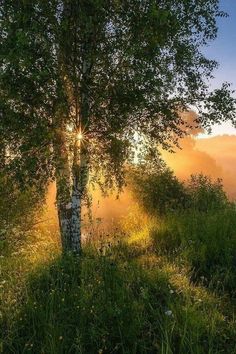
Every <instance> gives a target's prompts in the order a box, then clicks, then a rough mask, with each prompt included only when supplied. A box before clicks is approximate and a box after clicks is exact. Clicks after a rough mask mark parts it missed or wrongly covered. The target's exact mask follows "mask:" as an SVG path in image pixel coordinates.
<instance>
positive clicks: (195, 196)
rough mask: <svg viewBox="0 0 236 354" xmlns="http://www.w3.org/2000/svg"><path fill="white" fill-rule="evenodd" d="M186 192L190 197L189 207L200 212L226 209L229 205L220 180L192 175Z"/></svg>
mask: <svg viewBox="0 0 236 354" xmlns="http://www.w3.org/2000/svg"><path fill="white" fill-rule="evenodd" d="M186 191H187V193H188V195H189V203H190V204H189V207H191V208H193V209H195V210H198V211H203V212H207V211H209V210H219V209H224V208H225V207H226V206H227V205H228V204H229V202H228V199H227V196H226V193H225V192H224V190H223V184H222V180H221V179H219V178H218V179H217V180H215V181H213V180H212V179H211V177H209V176H204V175H203V174H198V175H191V177H190V180H189V181H188V182H187V185H186Z"/></svg>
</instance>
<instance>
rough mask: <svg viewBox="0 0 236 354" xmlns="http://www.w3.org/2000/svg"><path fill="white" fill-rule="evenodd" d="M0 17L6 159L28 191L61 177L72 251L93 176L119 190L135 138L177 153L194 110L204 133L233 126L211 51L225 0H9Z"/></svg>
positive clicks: (63, 219) (66, 239) (63, 226)
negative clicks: (227, 123) (216, 83)
mask: <svg viewBox="0 0 236 354" xmlns="http://www.w3.org/2000/svg"><path fill="white" fill-rule="evenodd" d="M0 11H1V86H0V92H1V96H0V102H1V122H0V137H1V142H2V144H3V142H4V147H3V146H2V147H1V149H0V150H1V151H5V153H4V158H3V157H2V158H1V161H4V170H5V173H7V174H9V175H11V178H12V177H14V178H15V180H16V181H17V183H18V184H19V186H24V185H35V184H37V185H38V188H42V190H43V186H44V185H45V183H46V182H47V181H49V180H52V179H55V180H56V185H57V208H58V217H59V224H60V231H61V238H62V248H63V250H64V251H67V250H69V251H73V252H75V253H77V254H78V253H79V252H80V249H81V205H82V200H83V198H84V195H85V192H86V187H87V184H88V180H89V175H90V180H92V181H94V180H96V179H97V178H98V175H99V171H102V174H103V177H104V181H105V186H107V185H109V183H111V182H112V181H116V182H117V183H119V184H121V183H122V171H123V167H124V165H125V163H126V162H127V161H128V160H129V157H130V156H131V154H132V151H133V150H132V149H133V145H134V144H135V140H134V139H133V137H134V133H136V134H140V135H142V136H145V141H146V142H147V143H148V146H149V147H152V146H154V145H155V144H156V143H157V142H158V144H160V145H162V147H164V148H167V149H168V148H170V147H171V145H172V144H176V143H177V138H178V137H180V136H182V135H183V134H184V132H186V127H185V125H186V122H184V120H183V119H182V118H181V112H183V111H186V110H188V109H190V107H191V108H193V107H196V108H197V110H198V122H197V123H201V125H202V126H205V127H209V125H210V124H211V123H212V122H221V121H224V120H231V121H234V119H235V113H234V109H235V102H234V100H233V98H232V97H231V92H230V89H229V86H228V84H224V85H223V86H222V87H221V88H219V89H217V90H215V91H214V92H210V90H209V89H208V82H209V79H210V78H211V77H212V73H213V70H214V69H215V68H216V66H217V63H216V62H215V61H213V60H208V59H207V58H205V56H204V55H203V54H202V48H203V46H204V45H206V44H207V43H208V42H209V41H211V40H213V39H214V38H215V37H216V35H217V26H216V19H217V17H219V16H226V15H225V14H224V13H223V12H221V11H220V10H219V6H218V0H126V1H123V0H114V1H109V0H73V1H72V0H48V1H42V0H18V1H15V0H14V1H13V0H1V10H0Z"/></svg>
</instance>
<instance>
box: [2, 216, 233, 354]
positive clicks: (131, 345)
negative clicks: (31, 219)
mask: <svg viewBox="0 0 236 354" xmlns="http://www.w3.org/2000/svg"><path fill="white" fill-rule="evenodd" d="M143 218H146V219H145V226H142V224H144V223H143V221H144V219H143ZM204 218H205V219H204ZM235 220H236V218H235V214H234V211H232V210H231V211H228V213H227V214H221V216H220V215H219V214H218V215H216V214H214V215H213V214H212V215H207V216H206V215H205V216H204V215H203V214H198V215H190V214H182V215H181V216H180V215H175V216H173V215H172V216H169V217H166V218H165V220H159V221H158V220H155V219H148V218H147V217H145V216H140V215H137V212H134V213H133V215H131V216H128V217H127V218H126V220H125V221H124V222H123V225H122V227H121V229H122V230H123V231H121V230H119V229H117V230H115V231H113V233H112V234H110V235H109V237H108V238H109V239H108V240H107V237H106V239H105V238H103V237H102V238H101V239H100V238H96V239H95V240H94V241H91V242H87V243H86V244H85V245H84V251H83V255H82V257H81V258H80V259H79V260H78V259H75V258H74V257H72V256H66V257H61V256H60V250H59V247H58V241H57V237H53V236H52V235H51V234H50V235H47V234H46V232H47V231H46V230H40V229H35V230H33V231H30V232H28V233H27V234H25V235H24V238H23V239H22V238H18V241H17V242H16V240H15V238H14V241H10V240H9V241H8V242H7V244H9V243H11V248H9V247H7V245H6V244H4V245H2V256H1V258H0V262H1V280H0V286H1V290H3V291H2V294H3V295H2V297H1V318H0V321H1V326H2V330H1V334H2V337H1V347H0V348H1V350H2V352H3V353H6V354H7V353H14V354H17V353H20V354H21V353H35V354H43V353H44V354H54V353H55V354H60V353H86V354H87V353H89V354H90V353H91V354H92V353H100V354H101V353H125V354H132V353H161V354H172V353H173V354H174V353H180V354H185V353H186V354H187V353H194V354H198V353H199V354H201V353H202V354H205V353H211V354H217V353H229V354H233V353H236V340H235V338H236V323H235V318H234V316H235V315H234V314H235V305H234V290H233V289H235V283H234V280H232V279H234V278H230V279H231V283H230V281H229V280H227V281H226V280H225V279H224V277H222V276H221V277H220V275H219V274H220V270H221V271H222V274H226V273H227V272H228V274H231V275H230V277H231V276H232V277H233V268H232V267H233V265H234V258H233V255H234V253H235V234H234V233H235V231H234V230H236V229H235V223H236V221H235ZM227 240H228V241H227ZM190 241H191V242H190ZM226 241H227V242H226ZM214 242H215V244H213V243H214ZM13 246H14V247H13ZM212 246H213V247H212ZM212 248H213V249H212ZM210 251H211V253H210V254H208V252H210ZM207 255H208V256H207ZM229 256H230V257H229ZM214 265H215V267H214ZM202 277H205V278H206V279H207V281H205V280H204V278H202ZM216 279H217V280H216ZM217 281H221V282H222V281H223V282H226V283H224V285H223V286H221V287H219V286H218V287H217V285H216V284H217ZM226 284H228V285H229V284H231V287H230V286H228V285H227V286H226Z"/></svg>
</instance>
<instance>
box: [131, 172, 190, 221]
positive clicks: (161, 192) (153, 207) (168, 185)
mask: <svg viewBox="0 0 236 354" xmlns="http://www.w3.org/2000/svg"><path fill="white" fill-rule="evenodd" d="M131 188H132V190H133V192H134V196H135V197H136V199H137V200H138V202H139V203H140V204H141V205H142V207H143V208H144V210H145V211H146V212H148V213H149V214H152V215H155V214H159V215H164V214H166V213H167V212H169V211H174V210H179V209H183V208H186V207H187V205H188V204H189V200H188V199H189V196H188V194H187V193H186V189H185V186H184V184H183V183H182V182H180V181H179V180H178V179H177V178H176V177H175V175H174V173H173V172H172V171H171V170H170V169H165V170H164V171H160V172H156V173H150V174H145V173H143V171H142V170H141V169H140V170H139V169H137V170H136V171H135V172H134V173H133V174H132V183H131Z"/></svg>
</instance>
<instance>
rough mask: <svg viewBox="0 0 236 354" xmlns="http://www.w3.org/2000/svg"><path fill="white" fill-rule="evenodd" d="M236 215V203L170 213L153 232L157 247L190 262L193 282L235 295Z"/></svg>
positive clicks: (182, 261)
mask: <svg viewBox="0 0 236 354" xmlns="http://www.w3.org/2000/svg"><path fill="white" fill-rule="evenodd" d="M235 216H236V210H235V205H232V206H228V207H227V208H225V209H223V210H211V211H208V213H203V212H200V211H198V210H195V211H194V210H190V211H185V212H182V213H176V214H172V215H168V216H166V218H165V221H164V222H163V223H161V226H160V227H159V228H158V227H156V228H155V227H154V228H153V230H152V232H151V233H152V237H153V239H154V243H155V247H156V250H157V251H158V253H164V254H167V255H168V256H170V257H174V259H175V261H176V262H180V264H181V263H185V264H187V265H188V267H189V269H190V274H191V279H192V280H193V281H197V282H201V283H203V284H204V285H206V286H209V287H210V288H211V289H212V290H214V291H219V292H221V293H223V292H228V293H229V294H230V295H231V296H232V297H235V296H236V276H235V270H234V269H235V264H236V263H235V262H236V258H235V250H236V233H235V227H236V222H235V220H236V218H235Z"/></svg>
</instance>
